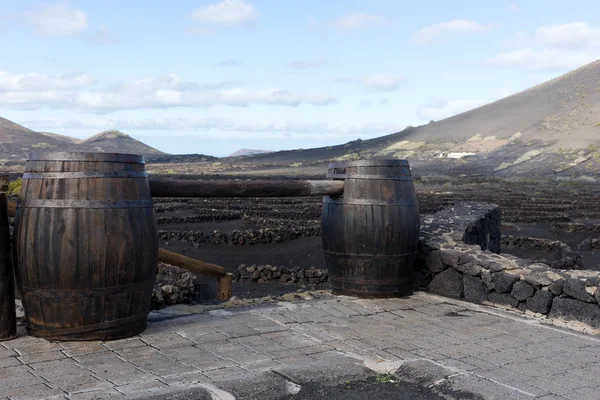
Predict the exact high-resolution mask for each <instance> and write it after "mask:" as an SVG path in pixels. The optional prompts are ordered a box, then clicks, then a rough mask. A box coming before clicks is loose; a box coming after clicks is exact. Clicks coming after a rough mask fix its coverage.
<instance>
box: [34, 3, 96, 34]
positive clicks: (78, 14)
mask: <svg viewBox="0 0 600 400" xmlns="http://www.w3.org/2000/svg"><path fill="white" fill-rule="evenodd" d="M25 19H26V21H27V22H28V23H29V24H31V25H33V26H34V27H35V29H36V31H37V32H38V33H40V34H44V35H75V34H78V33H80V32H82V31H83V30H84V29H85V28H87V26H88V19H87V14H86V13H85V12H83V11H81V10H76V9H72V8H69V7H68V6H67V5H66V4H55V5H49V6H45V7H41V8H38V9H36V10H33V11H30V12H27V13H26V15H25Z"/></svg>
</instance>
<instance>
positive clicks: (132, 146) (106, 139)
mask: <svg viewBox="0 0 600 400" xmlns="http://www.w3.org/2000/svg"><path fill="white" fill-rule="evenodd" d="M69 151H89V152H101V153H131V154H143V155H144V156H151V155H155V154H156V155H159V154H164V153H162V152H161V151H159V150H156V149H155V148H153V147H150V146H148V145H147V144H145V143H142V142H140V141H139V140H136V139H134V138H132V137H131V136H129V135H127V134H125V133H123V132H120V131H104V132H100V133H99V134H97V135H94V136H92V137H91V138H88V139H86V140H84V141H82V142H80V143H77V144H75V145H73V146H71V147H69Z"/></svg>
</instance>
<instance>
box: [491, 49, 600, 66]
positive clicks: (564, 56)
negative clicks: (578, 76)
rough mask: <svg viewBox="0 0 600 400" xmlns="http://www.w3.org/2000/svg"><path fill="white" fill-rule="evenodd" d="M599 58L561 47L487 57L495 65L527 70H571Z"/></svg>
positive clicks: (596, 55) (511, 52)
mask: <svg viewBox="0 0 600 400" xmlns="http://www.w3.org/2000/svg"><path fill="white" fill-rule="evenodd" d="M597 58H598V54H597V53H596V54H593V53H586V52H574V51H565V50H560V49H541V50H536V49H534V48H531V47H529V48H524V49H519V50H515V51H509V52H506V53H500V54H497V55H495V56H492V57H489V58H488V59H486V63H487V64H489V65H495V66H505V67H517V68H520V69H522V70H525V71H547V70H570V69H575V68H578V67H581V66H582V65H584V64H587V63H589V62H592V61H594V60H596V59H597Z"/></svg>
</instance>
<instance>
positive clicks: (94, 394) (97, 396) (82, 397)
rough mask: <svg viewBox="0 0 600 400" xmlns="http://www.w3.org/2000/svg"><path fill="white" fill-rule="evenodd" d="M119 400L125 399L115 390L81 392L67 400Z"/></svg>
mask: <svg viewBox="0 0 600 400" xmlns="http://www.w3.org/2000/svg"><path fill="white" fill-rule="evenodd" d="M119 398H125V396H124V395H123V394H122V393H121V392H118V391H116V390H115V389H106V390H94V391H91V392H82V393H75V394H72V395H69V400H104V399H119Z"/></svg>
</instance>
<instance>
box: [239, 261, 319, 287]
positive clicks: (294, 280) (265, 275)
mask: <svg viewBox="0 0 600 400" xmlns="http://www.w3.org/2000/svg"><path fill="white" fill-rule="evenodd" d="M233 279H234V281H236V282H240V281H252V282H255V283H285V284H296V285H319V284H327V283H328V282H329V274H328V273H327V271H326V270H322V269H318V268H315V267H310V268H287V267H280V266H274V265H268V264H267V265H258V266H257V265H251V266H249V267H248V266H246V265H245V264H241V265H240V266H239V268H238V269H237V270H236V271H235V272H234V273H233Z"/></svg>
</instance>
